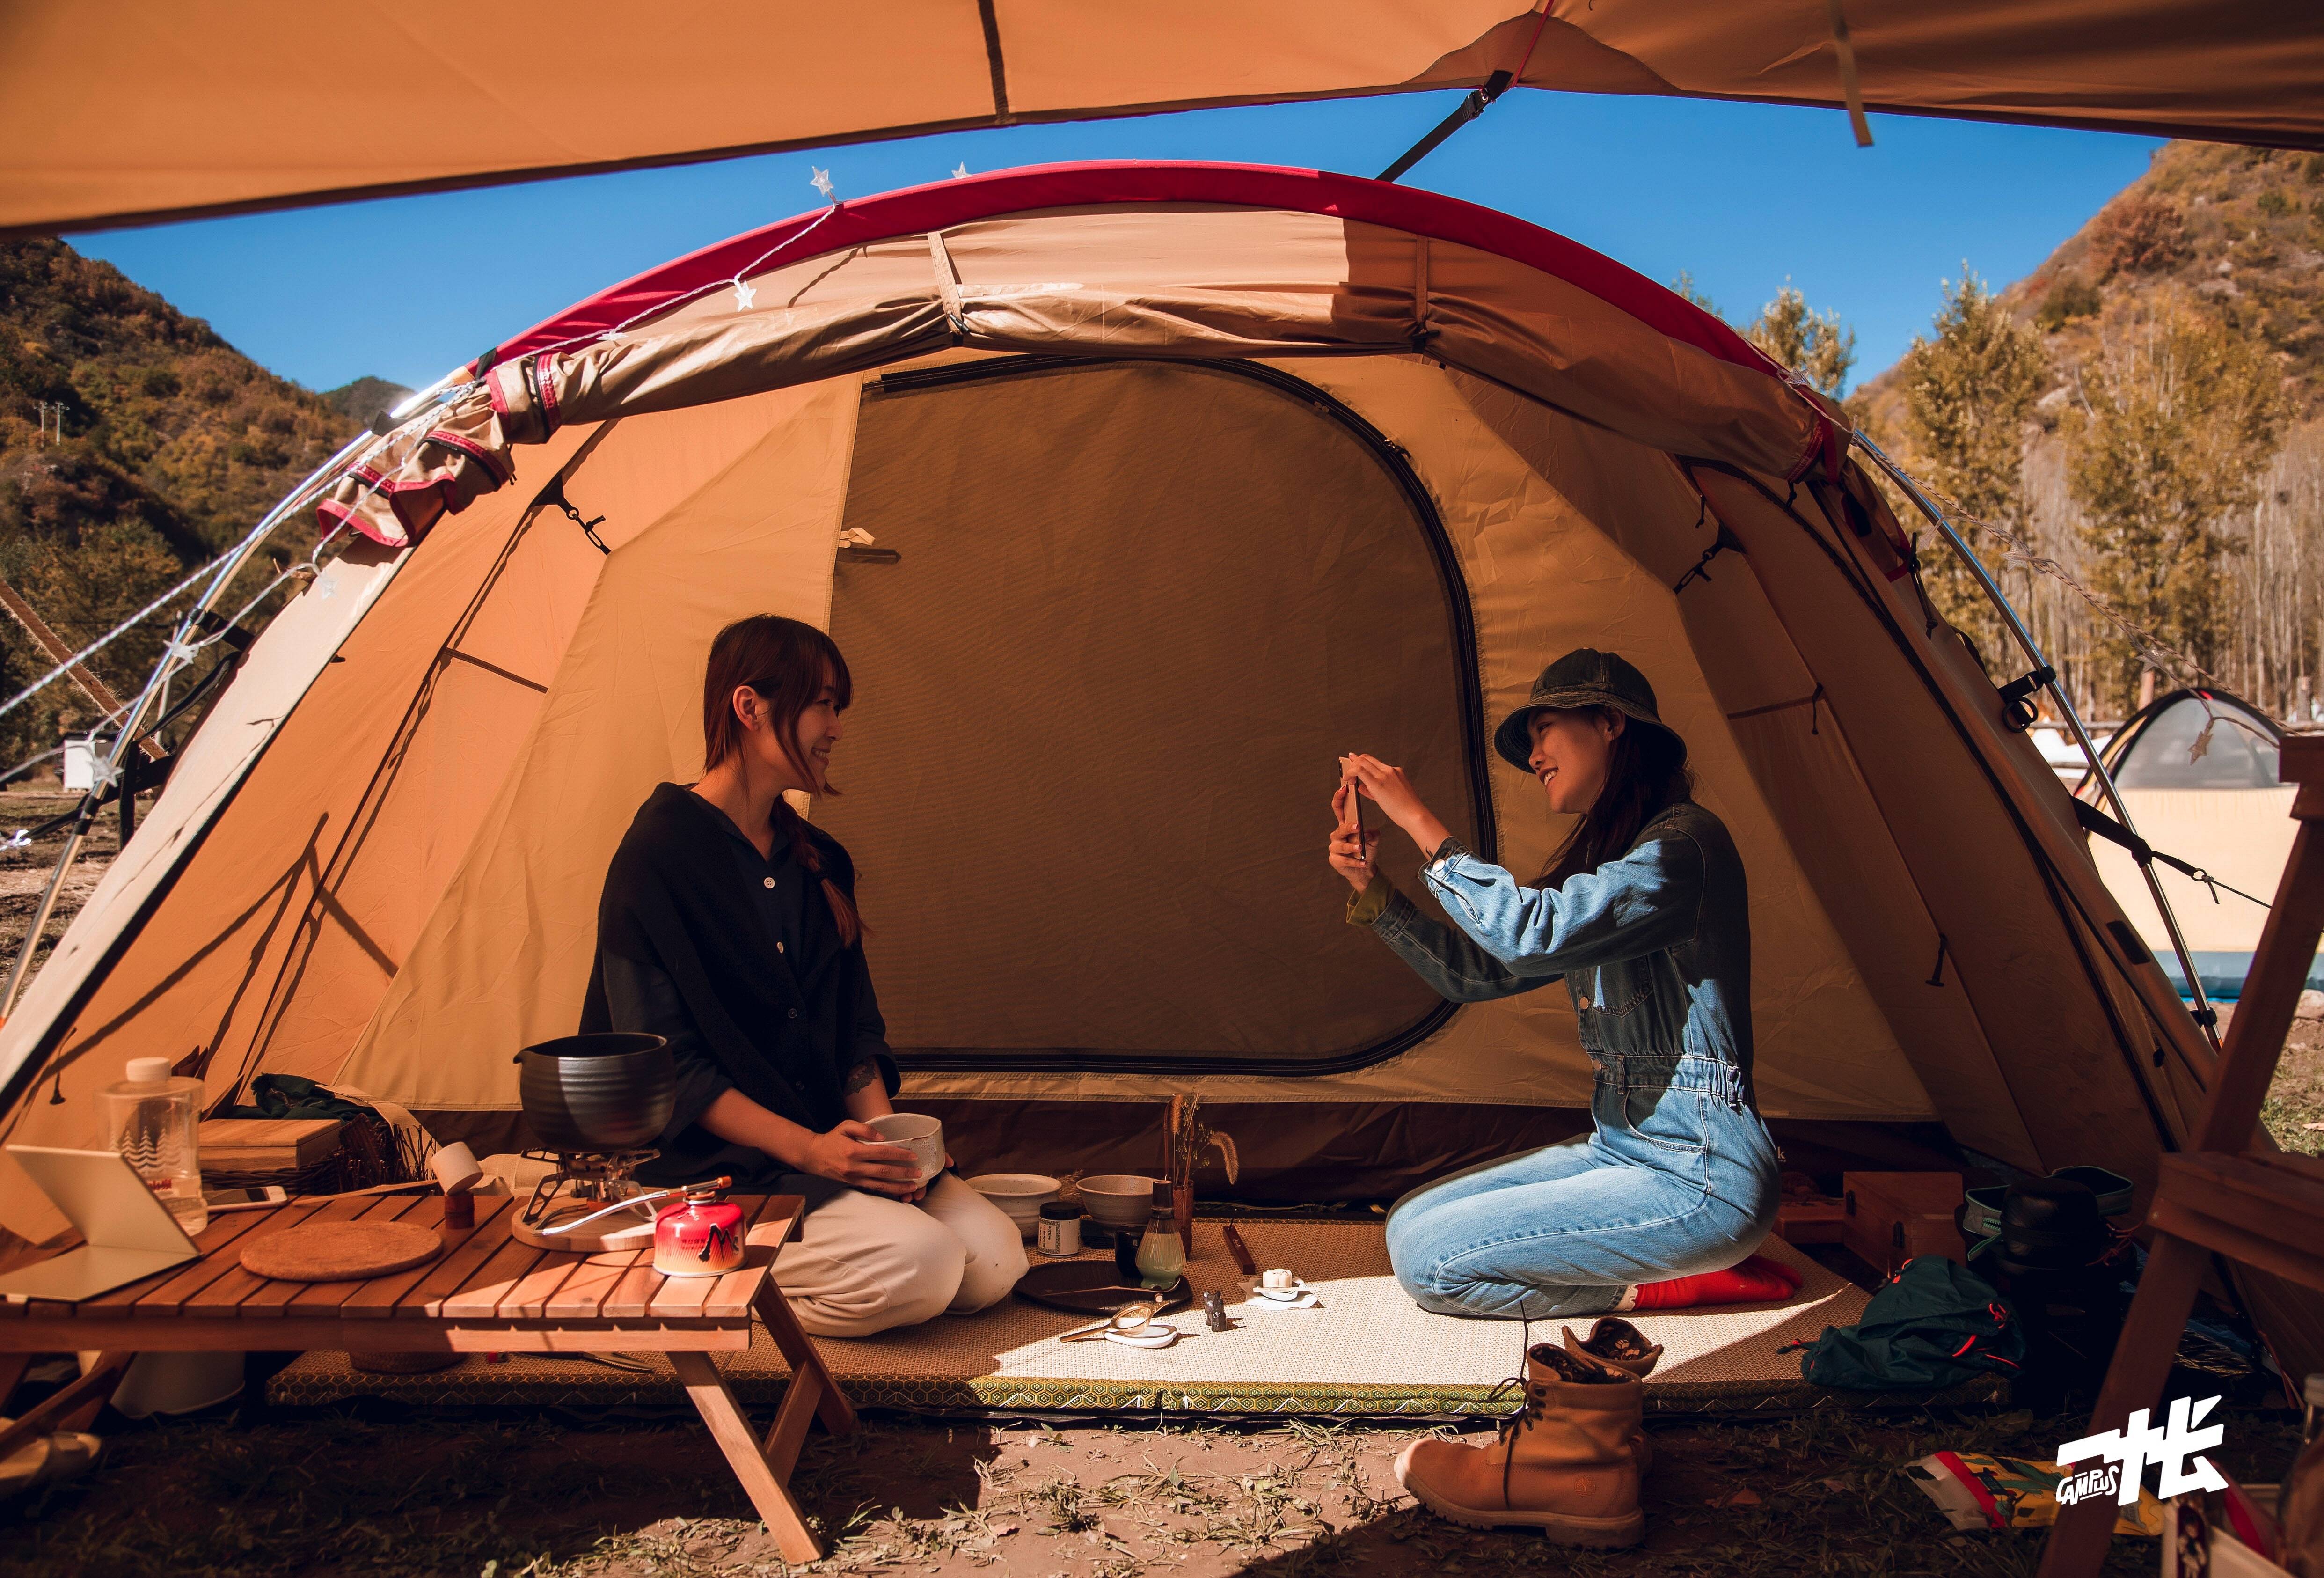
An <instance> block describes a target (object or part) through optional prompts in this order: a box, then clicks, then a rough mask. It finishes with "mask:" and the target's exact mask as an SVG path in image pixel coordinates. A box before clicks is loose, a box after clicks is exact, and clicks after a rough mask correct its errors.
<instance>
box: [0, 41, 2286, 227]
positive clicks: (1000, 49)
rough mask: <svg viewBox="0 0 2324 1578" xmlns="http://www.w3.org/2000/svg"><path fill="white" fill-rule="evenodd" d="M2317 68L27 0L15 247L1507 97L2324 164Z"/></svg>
mask: <svg viewBox="0 0 2324 1578" xmlns="http://www.w3.org/2000/svg"><path fill="white" fill-rule="evenodd" d="M2319 79H2324V28H2319V27H2318V26H2317V25H2316V18H2315V14H2314V10H2313V7H2311V6H2309V5H2300V4H2296V3H2290V0H1946V3H1945V4H1943V5H1929V4H1927V3H1926V0H1844V3H1843V0H1753V3H1752V4H1750V5H1736V4H1733V3H1731V0H1535V4H1533V5H1525V4H1523V0H1272V3H1270V4H1268V5H1221V4H1218V3H1216V0H1176V3H1165V4H1160V5H1092V4H1088V3H1087V0H857V3H856V4H853V5H849V6H847V7H845V8H844V10H843V11H825V10H823V9H820V8H816V7H808V6H801V5H781V6H769V5H760V6H732V7H715V8H709V9H705V10H698V11H685V12H663V11H655V10H648V11H643V12H641V11H640V10H638V9H637V7H635V6H634V5H626V4H618V3H615V0H554V4H550V3H548V0H498V3H497V4H494V5H464V4H456V3H453V0H401V4H399V5H395V6H394V7H392V9H384V10H383V9H380V8H377V7H373V6H358V5H314V4H312V3H311V0H214V3H212V4H208V5H198V6H187V5H157V4H154V3H153V0H11V4H9V5H5V6H0V236H6V235H21V234H28V233H35V234H47V233H53V232H59V231H66V230H76V229H94V228H98V227H101V226H108V225H123V224H144V223H152V222H153V221H155V220H157V219H165V218H185V217H191V216H194V215H198V214H217V213H232V212H235V211H239V210H245V209H251V208H281V207H287V206H295V205H298V204H300V203H315V202H329V201H336V200H343V199H346V198H356V197H377V196H383V195H385V194H388V193H392V192H410V191H428V190H437V189H445V188H449V187H463V186H476V185H483V184H488V183H491V182H493V181H502V180H527V179H530V178H533V177H538V176H544V175H558V174H573V173H576V172H579V171H593V170H622V169H633V168H636V167H638V166H641V165H651V164H669V163H678V162H684V161H693V160H702V159H717V158H724V157H731V156H733V155H735V154H741V153H752V152H769V151H771V150H777V149H784V148H805V147H816V146H822V145H825V144H829V143H852V142H862V141H869V140H871V139H875V138H883V137H901V136H912V135H917V134H924V133H929V132H941V131H948V130H957V129H960V128H964V127H973V126H1002V125H1016V124H1020V123H1024V122H1028V121H1065V120H1089V119H1094V118H1099V117H1102V116H1108V115H1150V114H1154V113H1157V112H1158V111H1164V110H1180V109H1194V108H1199V107H1202V106H1210V105H1231V104H1275V103H1281V102H1285V101H1287V100H1294V99H1312V98H1342V97H1353V96H1359V95H1369V94H1390V93H1412V92H1419V91H1425V90H1428V89H1443V88H1472V89H1486V90H1489V91H1495V92H1498V91H1499V88H1502V87H1504V86H1507V85H1509V84H1511V83H1514V84H1515V85H1516V86H1517V87H1521V88H1549V89H1556V90H1559V91H1565V92H1578V93H1620V94H1657V95H1674V96H1681V97H1701V98H1727V99H1741V100H1747V101H1753V102H1758V103H1766V104H1805V105H1827V106H1835V107H1837V106H1843V105H1844V106H1847V107H1848V108H1849V109H1850V110H1851V111H1854V112H1857V113H1858V114H1859V115H1860V113H1861V111H1863V110H1865V109H1873V110H1889V111H1897V112H1902V113H1904V114H1908V115H1946V116H1951V117H1956V118H1965V119H1973V120H1995V121H2016V122H2028V123H2033V124H2036V125H2058V126H2078V127H2084V128H2091V129H2098V130H2106V131H2116V132H2144V133H2149V134H2155V135H2159V136H2171V137H2196V138H2202V139H2206V140H2209V141H2216V142H2230V143H2256V144H2264V145H2273V146H2278V147H2289V148H2324V96H2319V93H2318V91H2317V85H2318V83H2319ZM1416 113H1418V112H1416ZM1859 124H1860V123H1859ZM1420 129H1421V127H1420V126H1418V125H1416V126H1415V127H1414V131H1415V133H1416V134H1417V133H1418V132H1419V130H1420ZM1528 152H1534V151H1532V150H1528ZM1571 154H1572V150H1570V149H1559V150H1554V151H1552V156H1553V157H1570V156H1571Z"/></svg>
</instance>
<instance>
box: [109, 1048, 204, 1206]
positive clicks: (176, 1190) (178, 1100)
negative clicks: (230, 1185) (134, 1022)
mask: <svg viewBox="0 0 2324 1578" xmlns="http://www.w3.org/2000/svg"><path fill="white" fill-rule="evenodd" d="M127 1073H128V1075H129V1077H128V1078H126V1079H124V1080H123V1081H121V1082H120V1083H119V1084H109V1085H106V1087H105V1088H104V1089H103V1090H101V1091H99V1092H97V1111H98V1112H99V1113H100V1114H102V1115H103V1117H104V1119H105V1133H106V1143H108V1144H110V1145H111V1146H113V1147H114V1149H116V1150H118V1151H120V1152H121V1154H122V1156H123V1157H124V1158H126V1159H127V1161H128V1163H129V1165H130V1166H131V1167H135V1168H136V1169H137V1176H138V1177H141V1178H143V1179H144V1180H145V1182H146V1185H147V1186H149V1187H150V1188H152V1191H153V1193H155V1194H156V1195H160V1196H161V1203H162V1204H165V1205H167V1206H169V1208H170V1213H171V1215H172V1216H175V1217H176V1218H177V1219H178V1225H179V1226H180V1227H182V1228H184V1229H185V1230H186V1232H187V1234H188V1236H189V1237H190V1236H191V1235H192V1234H194V1233H198V1232H201V1231H202V1229H204V1228H205V1227H208V1225H209V1221H210V1208H209V1206H208V1204H207V1203H206V1202H205V1201H204V1200H203V1199H202V1162H201V1151H200V1145H199V1135H200V1132H201V1121H202V1082H201V1081H200V1080H198V1079H176V1078H172V1077H171V1074H170V1060H169V1059H168V1058H166V1057H133V1058H131V1059H130V1060H129V1067H128V1069H127Z"/></svg>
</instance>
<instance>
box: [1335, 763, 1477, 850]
mask: <svg viewBox="0 0 2324 1578" xmlns="http://www.w3.org/2000/svg"><path fill="white" fill-rule="evenodd" d="M1340 774H1341V788H1342V792H1345V791H1346V790H1347V789H1354V790H1355V791H1356V792H1357V793H1359V794H1360V795H1362V796H1363V797H1364V798H1367V799H1369V800H1370V801H1371V802H1372V804H1374V805H1376V806H1378V807H1379V808H1380V812H1381V814H1382V815H1384V816H1385V817H1388V820H1389V821H1391V822H1393V823H1395V824H1396V825H1397V826H1399V827H1401V828H1403V829H1404V830H1405V832H1406V833H1407V834H1409V835H1411V837H1412V841H1413V843H1415V844H1418V845H1419V846H1420V853H1421V854H1423V855H1431V854H1435V853H1436V850H1437V847H1438V846H1439V845H1440V844H1443V842H1444V841H1445V840H1446V839H1448V838H1450V837H1452V829H1451V828H1449V827H1447V826H1444V824H1443V823H1442V822H1440V821H1438V820H1437V819H1436V817H1435V814H1434V812H1432V811H1430V810H1429V808H1428V807H1427V805H1426V803H1425V802H1424V801H1423V800H1422V799H1421V798H1420V791H1419V790H1418V789H1414V788H1413V787H1412V780H1410V779H1408V778H1406V776H1405V775H1404V769H1403V768H1401V767H1390V766H1389V765H1388V763H1387V762H1385V761H1381V760H1379V758H1378V757H1376V756H1367V755H1364V754H1363V753H1362V752H1355V753H1354V754H1352V755H1348V756H1342V757H1341V758H1340ZM1338 805H1339V800H1338V797H1337V796H1334V797H1333V808H1334V809H1335V810H1336V809H1337V808H1338ZM1346 820H1349V821H1352V820H1353V818H1352V817H1349V818H1346Z"/></svg>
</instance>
